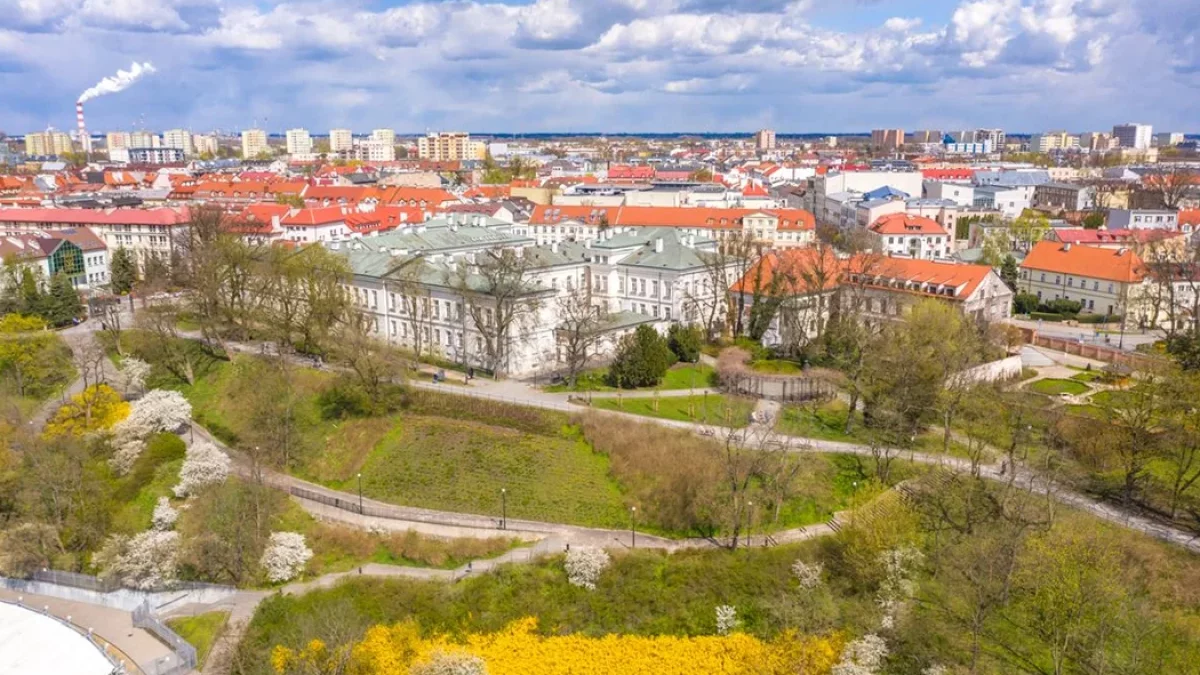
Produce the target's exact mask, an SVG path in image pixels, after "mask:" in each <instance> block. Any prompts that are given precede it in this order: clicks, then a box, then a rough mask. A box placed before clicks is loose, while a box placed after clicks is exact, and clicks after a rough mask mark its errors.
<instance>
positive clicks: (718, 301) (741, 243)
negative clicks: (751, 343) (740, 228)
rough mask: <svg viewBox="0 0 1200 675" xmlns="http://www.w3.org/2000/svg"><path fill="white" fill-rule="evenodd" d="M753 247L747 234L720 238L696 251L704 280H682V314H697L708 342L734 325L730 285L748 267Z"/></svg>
mask: <svg viewBox="0 0 1200 675" xmlns="http://www.w3.org/2000/svg"><path fill="white" fill-rule="evenodd" d="M752 249H753V240H752V239H750V238H749V237H748V236H732V235H731V236H727V237H722V238H720V239H719V240H718V241H717V247H716V250H714V251H700V252H698V257H699V258H700V260H701V261H702V263H703V264H704V271H703V274H704V278H703V282H696V281H694V282H693V283H692V284H691V286H688V285H687V284H684V286H683V288H682V289H681V291H682V292H683V305H684V315H685V317H691V316H695V317H697V318H698V319H699V321H700V323H701V324H703V326H704V333H705V339H706V340H708V341H710V342H711V341H713V340H715V339H717V337H719V335H720V333H721V332H723V331H729V330H732V329H733V328H734V327H735V324H736V321H737V319H736V315H737V312H738V311H739V310H738V306H739V305H738V302H735V300H734V294H731V293H730V292H729V289H730V287H732V286H733V285H734V284H735V283H736V282H737V281H738V280H739V279H741V278H742V277H743V276H744V275H745V273H746V271H748V270H749V261H750V258H751V252H752ZM688 320H689V321H690V320H692V319H691V318H688Z"/></svg>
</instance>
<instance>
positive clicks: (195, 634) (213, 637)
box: [167, 612, 229, 668]
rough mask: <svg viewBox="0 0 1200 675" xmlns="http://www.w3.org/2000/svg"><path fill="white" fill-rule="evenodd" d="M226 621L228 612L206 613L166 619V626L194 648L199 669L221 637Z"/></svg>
mask: <svg viewBox="0 0 1200 675" xmlns="http://www.w3.org/2000/svg"><path fill="white" fill-rule="evenodd" d="M228 621H229V612H208V613H206V614H197V615H196V616H188V617H182V618H179V619H167V625H168V626H170V627H171V630H173V631H175V632H176V633H178V634H179V637H181V638H183V639H184V640H187V642H188V644H190V645H192V646H193V647H195V648H196V659H197V663H196V667H197V668H199V667H200V666H203V665H204V661H205V659H207V658H208V653H209V652H210V651H211V650H212V646H213V643H215V642H216V641H217V638H219V637H221V633H222V632H224V630H225V624H226V623H227V622H228Z"/></svg>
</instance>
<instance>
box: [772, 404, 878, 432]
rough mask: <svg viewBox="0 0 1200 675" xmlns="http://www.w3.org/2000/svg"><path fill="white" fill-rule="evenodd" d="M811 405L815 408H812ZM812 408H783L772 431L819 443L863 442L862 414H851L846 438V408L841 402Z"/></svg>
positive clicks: (787, 406)
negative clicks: (819, 441)
mask: <svg viewBox="0 0 1200 675" xmlns="http://www.w3.org/2000/svg"><path fill="white" fill-rule="evenodd" d="M814 405H815V408H814ZM814 405H807V404H804V405H801V404H791V405H785V406H784V407H783V411H782V412H781V414H780V415H779V420H778V421H777V422H776V424H775V429H776V431H778V432H779V433H781V434H786V435H788V436H801V437H804V438H816V439H820V440H823V441H865V440H867V436H866V429H865V428H864V427H863V421H862V413H861V412H858V411H855V412H854V421H853V424H852V425H851V427H850V434H849V435H847V434H846V433H845V429H846V415H847V413H848V411H849V406H847V405H846V402H845V401H842V400H841V399H836V398H835V399H832V400H829V401H825V402H823V403H819V404H814Z"/></svg>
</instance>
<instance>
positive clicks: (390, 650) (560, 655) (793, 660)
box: [272, 618, 845, 675]
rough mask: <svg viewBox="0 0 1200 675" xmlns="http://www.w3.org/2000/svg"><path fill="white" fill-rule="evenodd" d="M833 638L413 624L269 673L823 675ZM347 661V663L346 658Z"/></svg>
mask: <svg viewBox="0 0 1200 675" xmlns="http://www.w3.org/2000/svg"><path fill="white" fill-rule="evenodd" d="M844 642H845V640H844V638H843V637H842V636H841V635H840V634H833V635H829V636H821V637H817V636H799V635H796V634H794V633H785V634H783V635H781V636H779V637H777V638H775V639H774V640H771V641H763V640H760V639H758V638H756V637H754V636H751V635H746V634H744V633H734V634H731V635H727V636H700V637H677V636H653V637H648V636H640V635H606V636H604V637H600V638H594V637H587V636H584V635H554V636H543V635H539V634H538V633H537V619H534V618H526V619H521V620H519V621H515V622H513V623H512V624H510V625H509V626H507V627H506V628H505V629H504V630H502V631H499V632H496V633H469V634H466V635H464V636H462V637H461V638H458V639H454V638H451V637H450V636H447V635H440V634H439V635H433V636H428V637H422V635H421V631H420V627H419V626H418V625H417V624H416V623H415V622H412V621H406V622H403V623H399V624H396V625H394V626H375V627H374V628H371V629H370V630H369V631H367V634H366V635H365V636H364V638H363V640H362V641H361V642H359V643H357V644H355V645H353V647H351V648H350V650H349V653H348V655H347V654H346V653H345V652H342V653H333V652H332V651H331V650H329V649H327V648H326V647H325V645H324V644H321V643H319V641H314V642H313V643H310V644H309V645H308V646H306V647H305V648H304V649H301V650H291V649H288V648H286V647H282V646H277V647H276V648H275V650H274V652H273V654H272V665H274V667H275V671H276V672H277V673H279V675H296V674H300V673H327V672H333V671H332V668H334V667H340V666H342V665H343V664H344V665H345V666H346V671H345V672H347V673H350V674H352V675H404V674H406V673H411V672H414V671H421V670H422V669H423V667H424V666H426V665H428V664H429V663H430V661H431V660H432V659H435V658H437V656H438V655H444V654H454V653H464V654H469V655H472V656H476V657H478V658H480V659H482V660H483V662H484V663H485V664H486V667H487V673H488V675H527V674H528V673H538V674H539V675H568V674H569V675H593V674H594V675H602V674H603V675H624V674H626V673H629V674H631V675H632V674H634V673H639V674H640V673H655V674H656V675H693V674H694V673H717V674H724V675H742V674H745V675H750V674H754V675H759V674H764V675H775V674H778V675H784V674H787V675H797V674H799V675H827V674H828V673H829V672H830V670H831V669H832V668H833V666H834V664H835V663H837V660H838V657H839V655H840V654H841V652H842V647H843V646H844ZM347 656H348V662H347V661H346V658H347Z"/></svg>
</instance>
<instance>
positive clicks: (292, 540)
mask: <svg viewBox="0 0 1200 675" xmlns="http://www.w3.org/2000/svg"><path fill="white" fill-rule="evenodd" d="M312 555H313V552H312V550H311V549H309V548H308V545H307V544H305V543H304V535H302V534H300V533H299V532H272V533H271V539H270V541H269V542H268V543H267V550H265V551H263V556H262V566H263V569H265V570H266V571H267V579H269V580H270V581H271V582H272V583H279V582H281V581H287V580H288V579H292V578H294V577H295V576H296V575H298V574H300V571H301V570H303V569H304V566H305V565H306V564H308V561H309V559H310V558H312Z"/></svg>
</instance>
